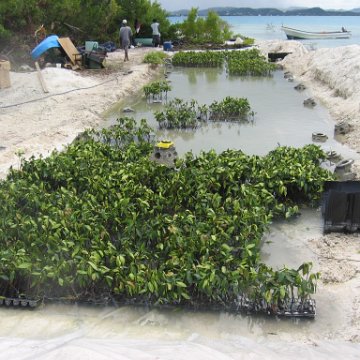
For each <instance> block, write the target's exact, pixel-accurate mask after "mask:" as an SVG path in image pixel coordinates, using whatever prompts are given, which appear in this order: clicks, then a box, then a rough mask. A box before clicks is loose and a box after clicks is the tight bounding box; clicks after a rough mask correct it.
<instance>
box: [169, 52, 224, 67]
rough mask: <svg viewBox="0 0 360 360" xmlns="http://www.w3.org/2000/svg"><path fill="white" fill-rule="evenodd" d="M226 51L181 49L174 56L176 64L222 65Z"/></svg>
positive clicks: (173, 62) (173, 61)
mask: <svg viewBox="0 0 360 360" xmlns="http://www.w3.org/2000/svg"><path fill="white" fill-rule="evenodd" d="M224 60H225V53H224V52H222V51H201V52H198V51H179V52H177V53H175V54H174V56H173V57H172V64H173V65H174V66H191V67H194V66H199V67H200V66H203V67H221V66H223V64H224Z"/></svg>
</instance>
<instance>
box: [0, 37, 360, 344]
mask: <svg viewBox="0 0 360 360" xmlns="http://www.w3.org/2000/svg"><path fill="white" fill-rule="evenodd" d="M258 46H259V48H260V49H261V51H262V52H264V53H267V52H289V53H291V54H290V55H288V56H287V57H286V58H285V59H284V60H283V61H281V65H282V66H283V67H284V70H285V71H290V72H291V73H292V74H293V76H294V79H295V80H296V83H303V84H304V85H305V86H306V87H307V88H308V89H309V90H310V91H311V93H312V95H313V98H314V99H315V100H316V101H317V102H320V103H322V104H323V105H324V106H325V107H326V108H327V109H328V110H329V112H330V114H331V116H332V117H333V119H334V120H335V121H336V122H342V121H347V122H349V123H350V124H351V125H352V131H351V132H349V133H348V134H346V135H344V137H343V141H344V143H345V144H347V145H348V146H349V147H351V148H352V149H354V150H355V151H357V152H359V153H360V140H359V139H360V68H359V64H360V46H359V45H351V46H346V47H339V48H331V49H325V48H323V49H318V50H311V51H308V50H306V49H305V48H304V47H303V45H302V44H301V43H299V42H295V41H269V42H262V43H259V44H258ZM152 50H153V49H152V48H136V49H132V50H131V51H130V52H129V56H130V61H129V62H128V63H124V62H123V56H124V55H123V52H121V51H116V52H114V53H109V54H108V59H107V66H108V68H109V71H104V72H103V73H101V72H100V71H94V72H89V71H85V72H83V73H82V72H75V71H71V70H65V69H57V68H47V69H44V70H42V74H43V76H44V79H45V82H46V84H47V87H48V89H49V93H47V94H45V93H44V92H43V90H42V88H41V85H40V82H39V80H38V78H37V74H36V72H35V71H33V72H23V73H14V72H11V74H10V76H11V84H12V86H11V88H8V89H2V90H0V125H1V133H0V178H4V176H5V175H6V173H7V171H8V169H9V167H10V166H18V165H19V156H18V155H17V154H23V156H25V157H29V156H32V155H35V156H39V155H40V154H42V155H44V156H46V155H47V154H49V153H50V152H51V151H52V150H53V149H59V150H61V149H63V148H64V146H66V144H68V143H70V142H71V141H72V140H73V139H74V138H75V137H76V135H77V134H78V133H80V132H82V131H83V130H85V129H86V128H91V127H98V126H101V124H102V122H103V121H104V119H103V117H102V114H103V113H104V112H105V111H106V110H107V109H108V108H109V107H110V106H111V105H112V104H114V103H116V102H118V101H121V100H124V99H126V97H127V96H131V95H133V94H134V93H136V92H137V91H139V90H140V89H141V88H142V86H143V85H144V84H146V83H147V82H148V81H149V80H150V79H151V78H152V77H153V76H155V75H156V73H157V71H159V70H156V69H152V68H151V67H150V66H149V65H147V64H143V63H142V58H143V55H144V53H145V52H147V51H152ZM159 50H160V49H159ZM110 69H111V70H110ZM353 171H355V172H356V174H357V178H360V162H359V161H355V163H354V165H353ZM304 241H306V245H307V246H308V247H309V248H310V249H311V250H312V251H313V252H314V253H315V254H316V255H317V258H318V264H316V268H317V269H318V270H319V271H320V272H321V273H322V279H321V281H320V283H319V287H318V292H322V291H325V292H326V293H327V294H332V293H333V294H336V295H337V296H340V297H341V303H342V306H343V308H344V310H343V313H344V314H343V315H344V318H343V320H342V321H341V323H339V330H338V331H337V332H336V334H333V336H330V335H329V336H328V338H329V339H340V340H345V341H351V342H356V343H358V342H360V236H359V234H352V235H343V234H330V235H326V236H325V235H324V236H320V237H316V238H309V239H305V240H304Z"/></svg>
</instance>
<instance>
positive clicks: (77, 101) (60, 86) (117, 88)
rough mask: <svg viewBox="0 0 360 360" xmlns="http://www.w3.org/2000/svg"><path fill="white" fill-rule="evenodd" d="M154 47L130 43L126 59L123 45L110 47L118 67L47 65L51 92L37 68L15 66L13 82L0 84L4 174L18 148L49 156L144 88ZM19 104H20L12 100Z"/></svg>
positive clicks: (0, 164) (13, 162)
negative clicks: (17, 70) (117, 48)
mask: <svg viewBox="0 0 360 360" xmlns="http://www.w3.org/2000/svg"><path fill="white" fill-rule="evenodd" d="M152 50H154V49H153V48H136V49H131V50H130V52H129V57H130V61H129V62H126V63H124V62H123V57H124V55H123V52H122V51H116V52H113V53H109V54H108V58H107V60H106V62H107V67H108V68H109V69H117V71H114V70H112V71H97V70H92V71H84V72H75V71H72V70H66V69H58V68H47V69H44V70H42V75H43V77H44V80H45V83H46V86H47V88H48V90H49V93H47V94H46V93H44V92H43V90H42V87H41V84H40V81H39V79H38V75H37V73H36V72H35V71H34V72H28V73H15V72H11V73H10V79H11V87H10V88H7V89H2V90H0V126H1V133H0V149H1V147H5V149H4V150H0V178H1V177H4V176H5V174H6V173H7V171H8V169H9V167H10V166H18V164H19V158H18V156H17V155H16V153H22V154H23V156H24V157H25V158H27V157H29V156H31V155H35V156H38V155H39V154H43V155H45V156H46V155H47V154H49V153H50V152H51V151H52V150H53V149H62V148H63V147H64V145H66V144H68V143H69V142H71V141H72V140H73V139H74V138H75V137H76V135H77V134H78V133H80V132H82V131H83V130H85V129H87V128H91V127H97V126H99V125H101V123H102V122H103V121H104V119H103V117H102V113H103V112H104V111H105V110H106V109H107V108H109V107H110V106H111V105H112V104H114V103H116V102H118V101H120V100H122V99H125V98H126V97H127V96H131V95H132V94H134V93H135V92H137V91H139V90H140V89H141V87H142V86H143V85H145V84H146V83H147V82H149V80H150V79H151V78H152V76H154V74H156V70H154V69H152V68H151V67H150V66H149V65H147V64H143V63H142V59H143V56H144V54H145V53H146V52H149V51H152ZM159 50H160V49H159ZM130 69H131V71H132V72H131V73H128V72H129V70H130ZM59 94H62V95H59ZM25 102H27V103H25ZM16 104H20V105H18V106H12V105H16Z"/></svg>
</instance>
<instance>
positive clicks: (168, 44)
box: [163, 41, 172, 51]
mask: <svg viewBox="0 0 360 360" xmlns="http://www.w3.org/2000/svg"><path fill="white" fill-rule="evenodd" d="M163 47H164V51H170V50H171V49H172V45H171V41H164V44H163Z"/></svg>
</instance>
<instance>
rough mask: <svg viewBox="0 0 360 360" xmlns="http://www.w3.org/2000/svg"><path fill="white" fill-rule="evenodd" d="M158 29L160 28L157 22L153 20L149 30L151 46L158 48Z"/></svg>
mask: <svg viewBox="0 0 360 360" xmlns="http://www.w3.org/2000/svg"><path fill="white" fill-rule="evenodd" d="M159 27H160V24H159V23H158V22H157V20H156V19H154V20H153V22H152V24H151V28H152V37H153V45H154V46H155V47H158V46H159V45H160V31H159Z"/></svg>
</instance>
